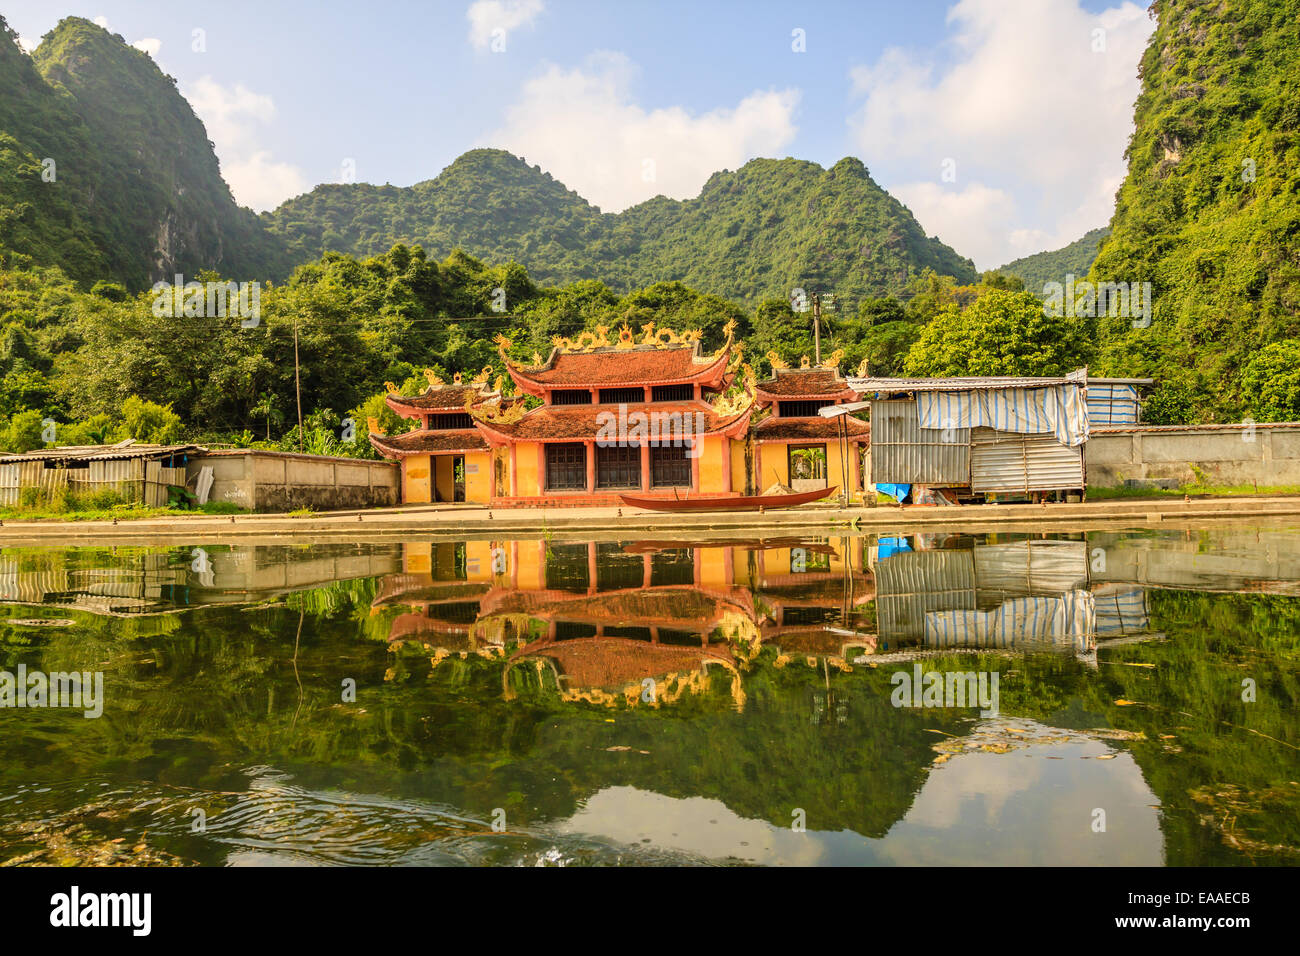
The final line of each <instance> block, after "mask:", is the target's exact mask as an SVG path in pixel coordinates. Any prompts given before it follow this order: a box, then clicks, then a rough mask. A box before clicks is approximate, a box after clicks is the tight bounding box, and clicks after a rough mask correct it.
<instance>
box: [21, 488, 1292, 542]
mask: <svg viewBox="0 0 1300 956" xmlns="http://www.w3.org/2000/svg"><path fill="white" fill-rule="evenodd" d="M1291 519H1294V523H1295V524H1296V525H1297V526H1300V496H1286V497H1234V498H1193V499H1192V500H1190V501H1184V500H1183V499H1181V498H1179V499H1172V500H1171V499H1167V498H1163V499H1117V500H1105V501H1090V502H1085V503H1082V504H1049V505H968V506H965V507H934V506H924V505H910V506H906V507H898V506H886V505H882V506H878V507H874V508H867V507H862V506H854V507H851V508H840V507H838V506H835V505H819V506H814V505H804V506H802V507H798V508H792V509H790V510H787V511H768V512H766V513H764V514H758V513H756V512H720V511H714V512H697V513H692V514H667V513H663V512H653V511H644V510H640V509H636V508H555V509H518V508H509V509H497V510H491V509H488V508H485V507H482V506H474V505H432V506H431V505H413V506H408V507H400V508H376V509H370V510H366V511H335V512H328V513H325V514H314V515H296V516H290V515H287V514H241V515H198V514H195V515H190V514H184V513H180V514H177V515H176V516H175V517H171V516H168V517H167V518H148V519H141V520H133V521H120V522H117V523H114V522H111V521H4V522H0V544H10V545H12V544H19V543H49V544H54V543H63V542H66V543H72V544H92V543H105V544H108V543H115V542H129V541H136V542H139V543H143V542H142V541H141V539H152V540H157V541H160V542H161V541H167V540H180V541H185V542H189V541H197V540H200V539H203V540H218V539H220V540H228V539H236V540H240V539H247V538H253V537H266V538H277V539H283V538H296V539H304V540H328V539H338V538H341V537H363V538H367V539H373V538H378V537H383V536H387V535H400V536H404V537H410V536H412V535H418V536H420V537H422V538H431V537H443V538H467V537H468V538H484V537H492V538H496V537H530V536H536V535H543V534H555V535H562V536H565V537H572V536H574V535H588V536H591V535H594V534H596V533H601V534H608V533H623V534H624V535H625V536H626V534H627V533H629V532H631V533H635V534H636V535H638V536H640V535H642V534H644V533H646V532H656V533H657V532H687V533H690V534H693V535H701V536H703V535H705V534H710V535H712V536H717V535H735V536H745V535H770V534H786V535H788V534H791V533H798V532H808V533H814V534H815V533H823V534H824V533H826V532H828V531H833V530H835V529H839V530H840V531H841V532H843V531H844V530H847V529H852V530H859V531H864V532H866V531H869V532H873V533H890V532H898V533H901V532H905V531H906V532H913V531H927V530H934V531H940V530H954V531H961V530H966V531H998V530H1008V531H1009V530H1022V529H1027V530H1049V529H1050V530H1055V531H1068V530H1087V529H1090V528H1099V527H1107V528H1117V527H1129V528H1132V527H1174V528H1191V527H1197V526H1200V525H1202V524H1204V523H1205V522H1207V521H1224V520H1227V521H1236V522H1257V523H1258V522H1267V523H1270V524H1273V523H1276V522H1278V521H1282V522H1286V521H1288V520H1291ZM588 540H590V537H588Z"/></svg>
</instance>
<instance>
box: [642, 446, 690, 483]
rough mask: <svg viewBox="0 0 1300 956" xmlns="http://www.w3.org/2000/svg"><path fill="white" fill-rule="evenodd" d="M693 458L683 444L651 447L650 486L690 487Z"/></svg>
mask: <svg viewBox="0 0 1300 956" xmlns="http://www.w3.org/2000/svg"><path fill="white" fill-rule="evenodd" d="M690 484H691V460H690V459H689V458H687V457H686V448H685V447H683V446H681V445H669V446H663V445H659V446H653V447H651V449H650V487H652V488H689V487H690Z"/></svg>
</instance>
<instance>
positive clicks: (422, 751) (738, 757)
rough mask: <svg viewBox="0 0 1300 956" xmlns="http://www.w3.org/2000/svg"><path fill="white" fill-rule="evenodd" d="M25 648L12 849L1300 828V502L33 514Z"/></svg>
mask: <svg viewBox="0 0 1300 956" xmlns="http://www.w3.org/2000/svg"><path fill="white" fill-rule="evenodd" d="M20 665H22V666H24V667H25V668H26V669H27V670H28V671H29V672H30V671H39V672H42V673H47V674H48V673H51V672H59V671H73V670H76V671H100V672H102V673H103V675H104V676H103V680H104V701H103V715H102V716H101V717H99V718H98V719H87V718H85V717H84V716H82V714H81V713H80V712H78V711H73V710H69V709H51V708H45V709H30V708H23V709H17V708H7V709H0V862H9V863H19V862H31V863H77V862H80V863H90V864H100V863H173V864H204V865H257V864H515V865H518V864H524V865H534V864H537V865H547V864H556V865H575V864H592V863H597V864H607V863H623V864H660V863H669V864H680V863H704V864H818V865H824V864H877V865H900V864H925V863H935V864H957V865H996V864H1106V865H1129V864H1133V865H1161V864H1170V865H1195V864H1226V865H1258V864H1292V865H1294V864H1295V863H1296V862H1298V861H1300V751H1298V750H1297V746H1300V730H1298V729H1297V712H1296V699H1297V696H1298V695H1300V531H1289V530H1283V529H1276V528H1270V529H1240V528H1237V529H1219V530H1213V531H1203V532H1196V533H1187V532H1173V533H1159V532H1141V533H1116V532H1106V533H1093V534H1089V535H1087V536H1084V535H1073V536H1070V535H1065V536H1033V537H1030V536H1026V535H1008V534H1002V535H975V536H971V535H952V536H945V535H913V536H908V537H895V538H878V537H875V536H858V537H830V538H827V537H821V538H818V537H808V538H803V539H799V538H784V539H769V540H747V541H726V542H713V543H710V542H704V543H700V542H693V541H674V540H632V539H628V540H623V541H609V542H604V541H602V542H595V543H591V542H565V541H561V540H558V539H556V540H549V541H548V540H538V539H532V540H516V541H467V542H456V543H432V544H431V543H429V542H427V541H423V542H420V541H406V542H397V543H394V542H384V543H364V542H361V543H347V544H338V543H331V544H315V545H310V546H307V545H304V546H292V547H290V546H253V545H238V546H216V545H203V546H201V547H200V546H196V547H185V548H112V549H110V548H84V547H67V548H7V549H3V550H0V671H5V672H9V673H11V674H15V673H16V672H17V669H18V667H19V666H20ZM930 672H938V673H939V674H940V676H941V684H940V687H939V689H938V690H937V691H935V692H934V693H932V694H931V695H929V696H928V697H927V696H926V695H925V694H923V690H924V687H925V686H926V682H927V680H933V679H928V678H926V677H925V676H924V675H925V674H928V673H930ZM948 675H954V678H953V680H952V681H948ZM956 675H970V676H971V679H972V680H973V683H972V684H971V685H970V688H971V690H972V694H971V696H970V697H969V698H966V696H965V694H964V693H963V695H962V697H961V698H957V697H955V696H954V691H955V690H957V689H961V690H963V691H964V690H965V688H966V684H965V683H964V681H965V678H962V679H961V680H960V681H959V680H957V679H956ZM918 676H919V677H920V682H919V686H917V687H911V683H912V682H915V681H916V680H917V678H918ZM981 679H982V680H983V681H984V683H983V685H982V686H983V690H984V692H985V699H983V700H979V699H977V697H978V695H977V694H975V693H974V691H975V689H976V687H977V686H979V683H978V682H979V680H981ZM942 681H947V683H943V682H942ZM994 681H996V683H995V684H994V683H993V682H994ZM353 688H355V690H353ZM991 692H992V693H993V698H992V699H990V693H991ZM899 704H902V706H898V705H899ZM914 704H920V705H921V706H913V705H914ZM927 704H928V705H929V706H927Z"/></svg>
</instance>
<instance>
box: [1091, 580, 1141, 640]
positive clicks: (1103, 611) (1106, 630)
mask: <svg viewBox="0 0 1300 956" xmlns="http://www.w3.org/2000/svg"><path fill="white" fill-rule="evenodd" d="M1093 597H1094V598H1095V599H1096V602H1097V636H1098V637H1123V636H1125V635H1126V634H1143V633H1145V632H1146V631H1149V630H1150V629H1151V620H1150V617H1149V615H1148V613H1147V592H1146V589H1145V588H1140V587H1115V586H1109V587H1104V588H1098V589H1097V590H1096V591H1095V592H1094V593H1093Z"/></svg>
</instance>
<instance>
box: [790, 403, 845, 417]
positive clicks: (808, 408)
mask: <svg viewBox="0 0 1300 956" xmlns="http://www.w3.org/2000/svg"><path fill="white" fill-rule="evenodd" d="M834 404H835V403H834V402H819V401H815V400H814V401H798V402H777V406H778V407H779V409H780V412H781V417H782V418H812V417H813V416H814V415H816V414H817V413H818V412H819V411H820V410H821V409H823V408H825V407H826V406H827V405H834Z"/></svg>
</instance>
